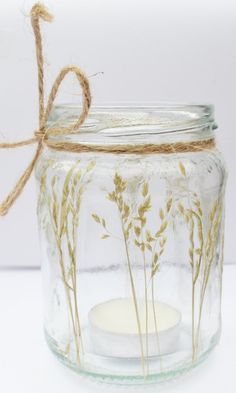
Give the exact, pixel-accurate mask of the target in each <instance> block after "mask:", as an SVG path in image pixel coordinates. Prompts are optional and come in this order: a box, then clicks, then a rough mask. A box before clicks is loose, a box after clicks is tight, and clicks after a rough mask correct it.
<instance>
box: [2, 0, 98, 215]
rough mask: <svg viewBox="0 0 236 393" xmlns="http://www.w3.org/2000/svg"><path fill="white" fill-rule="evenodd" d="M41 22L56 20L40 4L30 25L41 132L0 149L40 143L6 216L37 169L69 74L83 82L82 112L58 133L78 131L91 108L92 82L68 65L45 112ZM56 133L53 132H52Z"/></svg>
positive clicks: (4, 211) (6, 203)
mask: <svg viewBox="0 0 236 393" xmlns="http://www.w3.org/2000/svg"><path fill="white" fill-rule="evenodd" d="M40 19H42V20H44V21H45V22H51V21H52V19H53V17H52V15H51V14H50V13H49V12H48V10H47V9H46V8H45V7H44V6H43V5H42V4H40V3H38V4H35V5H34V6H33V7H32V9H31V24H32V28H33V31H34V36H35V46H36V58H37V66H38V91H39V130H38V131H36V132H35V136H34V137H33V138H30V139H27V140H23V141H19V142H13V143H0V148H2V149H9V148H16V147H21V146H26V145H30V144H33V143H38V146H37V149H36V153H35V155H34V157H33V159H32V161H31V163H30V164H29V165H28V167H27V168H26V169H25V171H24V172H23V174H22V176H21V177H20V178H19V180H18V181H17V183H16V185H15V187H14V188H13V190H12V191H11V192H10V193H9V194H8V195H7V197H6V198H5V199H4V200H3V202H1V204H0V215H1V216H4V215H5V214H7V213H8V211H9V209H10V208H11V206H12V205H13V204H14V202H15V201H16V199H17V198H18V197H19V195H20V194H21V192H22V191H23V189H24V186H25V184H26V183H27V181H28V180H29V178H30V175H31V173H32V171H33V169H34V166H35V164H36V162H37V160H38V158H39V156H40V155H41V153H42V151H43V145H44V140H45V138H46V134H47V133H48V134H49V130H47V129H46V123H47V120H48V116H49V114H50V112H51V110H52V107H53V102H54V100H55V97H56V95H57V92H58V89H59V87H60V84H61V82H62V81H63V79H64V78H65V76H66V75H67V74H69V73H74V74H75V75H76V77H77V79H78V81H79V83H80V86H81V88H82V92H83V102H82V112H81V114H80V116H79V118H78V120H77V121H76V122H75V123H74V124H73V125H72V126H71V127H67V128H66V129H64V128H62V129H59V130H58V129H57V131H58V133H61V134H65V133H73V132H75V130H76V129H78V128H79V127H80V126H81V124H83V122H84V120H85V119H86V117H87V115H88V111H89V108H90V105H91V94H90V88H89V82H88V79H87V77H86V76H85V74H84V73H83V72H82V71H81V69H80V68H79V67H77V66H67V67H64V68H63V69H62V70H61V72H60V73H59V75H58V77H57V78H56V80H55V82H54V84H53V86H52V88H51V92H50V94H49V97H48V102H47V105H46V109H45V104H44V59H43V47H42V36H41V31H40V23H39V22H40ZM50 132H51V133H53V130H50Z"/></svg>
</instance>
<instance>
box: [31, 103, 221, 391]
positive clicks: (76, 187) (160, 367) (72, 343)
mask: <svg viewBox="0 0 236 393" xmlns="http://www.w3.org/2000/svg"><path fill="white" fill-rule="evenodd" d="M79 110H80V109H79V108H78V107H76V106H72V105H64V106H56V107H55V109H54V111H53V113H52V115H51V117H50V119H49V123H48V126H49V127H50V126H55V125H60V126H68V125H71V124H72V123H73V122H74V121H75V119H76V118H77V116H78V113H79ZM215 128H216V126H215V123H214V118H213V108H212V107H211V106H201V105H159V106H155V107H145V106H143V107H97V108H94V109H92V110H91V112H90V114H89V116H88V118H87V120H86V122H85V124H84V125H82V126H81V128H80V130H78V132H77V133H75V134H72V135H67V136H63V141H64V142H65V143H71V142H72V143H73V144H74V143H79V144H80V147H81V146H82V147H83V146H85V148H84V149H83V148H82V149H81V151H74V152H72V151H65V149H60V150H56V149H54V148H50V147H47V148H45V149H44V152H43V154H42V156H41V158H40V160H39V162H38V164H37V168H36V177H37V180H38V189H39V197H38V218H39V228H40V241H41V251H42V270H43V282H44V306H45V307H44V310H45V335H46V339H47V342H48V345H49V347H50V348H51V350H52V351H53V352H54V353H55V354H56V355H57V356H58V357H59V358H60V359H61V360H62V361H63V362H64V363H65V364H67V365H69V366H70V367H72V368H74V369H75V370H77V371H79V372H81V373H85V374H87V375H91V376H94V377H98V378H100V379H102V380H104V381H107V382H110V383H111V382H114V383H121V384H126V383H127V384H129V383H130V384H134V383H135V384H136V383H137V384H142V383H149V382H150V383H151V382H157V381H162V380H164V379H169V378H171V377H173V376H176V375H177V374H179V373H182V372H184V371H186V370H189V369H190V368H192V367H193V366H195V365H197V364H198V363H199V362H201V361H202V360H203V359H205V357H206V355H207V354H208V353H209V352H210V351H211V350H212V348H214V347H215V345H216V344H217V343H218V340H219V337H220V329H221V278H222V268H223V243H224V236H223V226H224V190H225V180H226V171H225V167H224V163H223V160H222V156H221V154H220V153H219V151H218V150H217V149H216V148H215V146H214V134H215V131H214V130H215ZM50 138H54V141H55V140H59V141H61V140H62V136H54V137H50ZM69 150H70V149H69Z"/></svg>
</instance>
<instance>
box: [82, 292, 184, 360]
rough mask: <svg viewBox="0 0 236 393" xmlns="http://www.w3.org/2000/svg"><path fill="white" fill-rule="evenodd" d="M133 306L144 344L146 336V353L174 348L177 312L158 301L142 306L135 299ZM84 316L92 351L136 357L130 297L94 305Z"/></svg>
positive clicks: (137, 346) (137, 340)
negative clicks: (85, 316) (87, 323)
mask: <svg viewBox="0 0 236 393" xmlns="http://www.w3.org/2000/svg"><path fill="white" fill-rule="evenodd" d="M137 305H138V313H139V320H140V326H141V333H142V335H141V339H142V341H143V345H144V346H145V343H146V335H147V338H148V340H147V341H148V356H157V355H162V354H166V353H171V352H173V351H175V349H176V346H177V344H178V337H179V325H180V321H181V314H180V312H179V311H178V310H177V309H175V308H173V307H171V306H170V305H168V304H165V303H161V302H155V303H154V304H153V303H152V302H151V301H148V303H147V306H146V304H145V302H144V301H138V302H137ZM147 316H148V317H147ZM88 318H89V330H90V338H91V342H92V345H93V350H94V352H96V353H97V354H100V355H103V356H112V357H124V358H136V357H139V356H140V335H139V331H138V324H137V316H136V312H135V307H134V302H133V299H131V298H123V299H112V300H109V301H107V302H104V303H101V304H98V305H96V306H94V307H93V308H92V309H91V310H90V312H89V315H88ZM146 321H147V323H146ZM155 321H156V323H155ZM145 352H146V353H147V350H146V351H145Z"/></svg>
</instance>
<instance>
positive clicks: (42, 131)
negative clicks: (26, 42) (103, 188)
mask: <svg viewBox="0 0 236 393" xmlns="http://www.w3.org/2000/svg"><path fill="white" fill-rule="evenodd" d="M40 19H42V20H44V21H45V22H51V21H52V19H53V16H52V15H51V14H50V13H49V12H48V10H47V9H46V8H45V7H44V6H43V5H42V4H40V3H37V4H35V5H34V6H33V7H32V9H31V24H32V28H33V31H34V36H35V46H36V59H37V67H38V92H39V129H38V130H37V131H36V132H35V133H34V137H32V138H30V139H26V140H21V141H18V142H11V143H8V142H3V143H0V148H1V149H11V148H17V147H21V146H27V145H31V144H34V143H37V144H38V145H37V149H36V152H35V155H34V157H33V159H32V161H31V162H30V164H29V165H28V167H27V168H26V169H25V171H24V172H23V174H22V175H21V177H20V178H19V179H18V181H17V183H16V184H15V186H14V188H13V189H12V191H11V192H10V193H9V194H8V195H7V197H6V198H5V199H4V200H3V201H2V202H1V203H0V215H1V216H4V215H6V214H7V213H8V211H9V209H10V208H11V206H12V205H13V204H14V202H15V201H16V199H17V198H18V197H19V196H20V194H21V192H22V191H23V189H24V186H25V184H26V183H27V181H28V180H29V178H30V176H31V173H32V171H33V169H34V167H35V164H36V162H37V161H38V159H39V157H40V155H41V154H42V151H43V148H44V145H47V146H48V147H49V148H52V149H56V150H62V151H68V152H101V153H116V154H120V153H133V154H134V153H137V154H150V153H159V154H161V153H163V154H168V153H176V152H193V151H201V150H205V149H212V148H214V147H215V140H214V138H211V139H208V140H202V141H193V142H176V143H161V144H136V145H135V144H123V145H122V144H113V145H112V144H107V145H98V144H84V143H75V142H68V141H58V140H54V139H50V138H49V137H50V136H52V135H65V134H72V133H75V132H77V131H78V130H79V128H80V126H81V125H82V124H83V123H84V121H85V119H86V118H87V116H88V112H89V108H90V106H91V94H90V87H89V82H88V79H87V77H86V76H85V74H84V73H83V71H82V70H81V69H80V68H79V67H77V66H73V65H72V66H66V67H64V68H63V69H62V70H61V71H60V73H59V75H58V76H57V78H56V80H55V82H54V84H53V86H52V88H51V92H50V94H49V97H48V101H47V105H46V108H45V103H44V59H43V47H42V36H41V31H40ZM69 73H73V74H75V75H76V77H77V79H78V82H79V84H80V86H81V89H82V111H81V114H80V116H79V117H78V120H77V121H76V122H75V123H74V124H73V125H72V126H70V127H61V128H60V127H59V128H58V127H57V128H51V127H50V128H47V127H46V125H47V120H48V117H49V114H50V112H51V110H52V107H53V103H54V100H55V98H56V95H57V93H58V90H59V87H60V85H61V83H62V81H63V79H64V78H65V77H66V75H67V74H69Z"/></svg>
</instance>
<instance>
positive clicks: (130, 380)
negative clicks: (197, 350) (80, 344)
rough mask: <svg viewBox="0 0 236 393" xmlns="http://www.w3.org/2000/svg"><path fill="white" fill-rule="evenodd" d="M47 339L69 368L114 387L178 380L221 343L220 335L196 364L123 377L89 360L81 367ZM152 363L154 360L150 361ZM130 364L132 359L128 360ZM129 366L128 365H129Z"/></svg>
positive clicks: (186, 360)
mask: <svg viewBox="0 0 236 393" xmlns="http://www.w3.org/2000/svg"><path fill="white" fill-rule="evenodd" d="M45 337H46V341H47V344H48V346H49V348H50V350H51V351H52V353H53V354H54V355H55V356H56V357H57V358H58V359H59V360H60V361H61V362H62V363H63V364H64V365H66V366H67V367H69V368H71V369H73V370H74V371H76V372H77V373H79V374H82V375H84V376H87V377H89V378H91V379H93V380H96V381H98V382H103V383H107V384H114V385H147V384H158V383H162V382H165V381H169V380H171V379H176V378H178V377H180V376H181V375H182V374H185V373H187V372H189V371H191V370H192V369H194V368H195V367H197V366H198V365H199V364H201V363H202V362H203V361H204V360H205V359H206V358H207V357H208V355H209V354H210V353H211V352H212V350H213V349H214V348H215V346H216V345H217V344H218V342H219V333H217V334H215V335H214V336H213V337H212V339H211V341H210V343H209V345H208V348H207V349H206V350H205V351H204V352H202V353H201V355H199V357H198V359H197V360H195V361H194V362H193V361H192V360H191V359H184V360H182V361H181V362H178V363H176V364H175V366H174V367H173V368H172V369H171V370H170V369H169V370H161V369H160V371H159V372H152V371H151V372H149V373H148V375H146V376H143V375H141V373H140V375H137V374H136V375H135V374H133V375H132V374H131V373H129V374H127V375H126V374H125V373H123V375H122V374H121V373H119V374H118V373H117V374H112V372H109V370H108V369H105V367H104V370H103V371H102V370H101V367H97V370H96V366H94V367H92V366H91V364H89V363H88V359H86V358H85V359H83V361H82V364H81V365H77V364H76V362H74V361H72V360H70V359H69V358H68V357H67V356H66V355H65V354H64V353H63V352H62V351H61V350H60V348H59V347H58V345H57V342H56V341H55V340H54V339H53V338H52V337H51V336H50V335H49V334H48V333H47V332H46V331H45ZM149 360H150V361H152V359H149ZM127 361H128V362H129V364H130V359H128V360H127ZM127 364H128V363H127Z"/></svg>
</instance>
